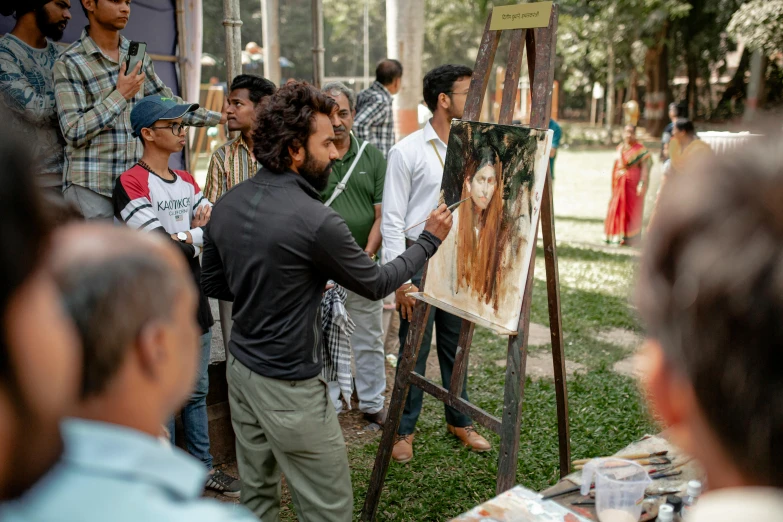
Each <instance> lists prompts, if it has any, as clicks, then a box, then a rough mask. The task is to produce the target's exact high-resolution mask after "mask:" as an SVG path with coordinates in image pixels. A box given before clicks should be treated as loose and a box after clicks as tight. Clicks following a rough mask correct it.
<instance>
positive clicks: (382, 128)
mask: <svg viewBox="0 0 783 522" xmlns="http://www.w3.org/2000/svg"><path fill="white" fill-rule="evenodd" d="M401 85H402V64H401V63H400V62H398V61H397V60H382V61H381V62H380V63H379V64H378V67H376V68H375V81H374V82H373V84H372V85H370V87H369V88H367V89H365V90H363V91H362V92H360V93H359V95H358V96H357V97H356V119H355V120H354V123H353V133H354V134H355V135H356V137H357V138H359V139H362V140H364V141H369V142H370V143H371V144H373V145H375V146H376V147H377V148H378V149H379V150H380V151H381V152H383V157H384V158H385V157H386V155H387V154H388V153H389V149H391V148H392V147H393V146H394V111H393V110H392V96H393V95H395V94H397V93H398V92H400V86H401Z"/></svg>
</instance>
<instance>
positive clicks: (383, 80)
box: [375, 58, 402, 85]
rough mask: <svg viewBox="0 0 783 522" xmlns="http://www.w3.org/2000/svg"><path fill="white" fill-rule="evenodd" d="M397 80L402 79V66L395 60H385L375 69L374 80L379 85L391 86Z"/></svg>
mask: <svg viewBox="0 0 783 522" xmlns="http://www.w3.org/2000/svg"><path fill="white" fill-rule="evenodd" d="M397 78H402V64H401V63H400V62H398V61H397V60H393V59H391V58H386V59H385V60H381V61H380V62H378V65H377V66H376V67H375V80H376V81H377V82H379V83H380V84H381V85H391V84H392V83H394V80H396V79H397Z"/></svg>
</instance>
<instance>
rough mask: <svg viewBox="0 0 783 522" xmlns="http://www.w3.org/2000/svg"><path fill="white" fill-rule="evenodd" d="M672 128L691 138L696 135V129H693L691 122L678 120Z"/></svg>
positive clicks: (683, 119) (682, 119)
mask: <svg viewBox="0 0 783 522" xmlns="http://www.w3.org/2000/svg"><path fill="white" fill-rule="evenodd" d="M674 128H675V129H677V130H678V131H681V132H684V133H685V134H689V135H691V136H693V135H694V134H696V127H694V125H693V122H692V121H691V120H688V119H685V118H680V119H678V120H677V121H675V122H674Z"/></svg>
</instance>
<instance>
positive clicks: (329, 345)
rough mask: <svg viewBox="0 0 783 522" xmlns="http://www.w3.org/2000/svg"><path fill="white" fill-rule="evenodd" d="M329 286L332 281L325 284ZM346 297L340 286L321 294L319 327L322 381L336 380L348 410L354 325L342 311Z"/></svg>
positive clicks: (343, 289)
mask: <svg viewBox="0 0 783 522" xmlns="http://www.w3.org/2000/svg"><path fill="white" fill-rule="evenodd" d="M328 284H329V285H332V284H334V281H329V283H328ZM347 297H348V294H347V293H346V291H345V288H343V287H342V286H340V285H337V284H334V287H332V288H330V289H329V290H327V291H326V293H324V297H323V299H322V300H321V325H322V328H323V332H324V342H323V361H324V367H323V370H321V376H323V378H324V379H325V380H326V382H333V381H337V384H338V385H339V386H340V394H341V395H342V397H343V399H345V403H346V405H347V409H349V410H350V409H351V393H352V391H353V390H352V387H351V384H352V382H353V375H352V373H351V335H352V334H353V331H354V330H355V329H356V324H355V323H354V322H353V320H352V319H351V317H350V316H349V315H348V311H347V310H346V309H345V300H346V299H347Z"/></svg>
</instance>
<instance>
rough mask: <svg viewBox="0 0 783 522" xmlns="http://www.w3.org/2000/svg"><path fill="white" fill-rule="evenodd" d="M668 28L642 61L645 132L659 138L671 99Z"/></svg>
mask: <svg viewBox="0 0 783 522" xmlns="http://www.w3.org/2000/svg"><path fill="white" fill-rule="evenodd" d="M667 33H668V27H665V28H664V29H663V30H662V31H661V34H660V35H659V37H658V45H656V46H654V47H650V48H649V49H648V50H647V55H646V56H645V60H644V70H645V71H644V72H645V76H646V77H647V88H646V93H645V100H644V118H645V120H646V122H647V125H646V127H647V132H649V133H650V135H651V136H660V135H661V134H663V129H664V128H665V127H666V125H667V124H668V122H669V120H668V115H667V114H666V106H667V104H668V102H669V99H670V98H671V92H669V51H668V47H667V44H666V37H667Z"/></svg>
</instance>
